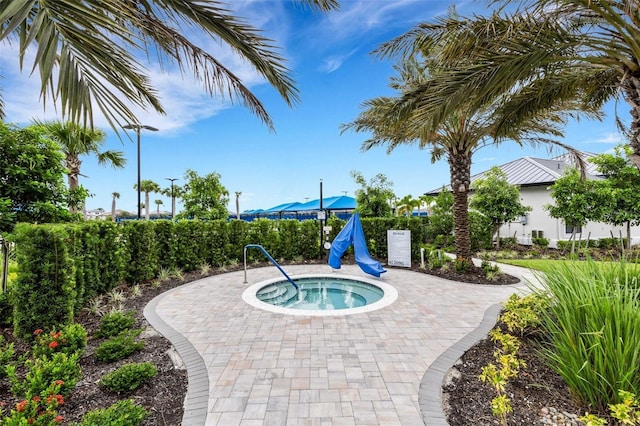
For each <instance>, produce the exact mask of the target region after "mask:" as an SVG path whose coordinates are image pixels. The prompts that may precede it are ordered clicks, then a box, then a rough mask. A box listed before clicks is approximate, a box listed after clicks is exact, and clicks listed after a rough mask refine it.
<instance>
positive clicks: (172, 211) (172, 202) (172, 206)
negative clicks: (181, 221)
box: [165, 178, 178, 220]
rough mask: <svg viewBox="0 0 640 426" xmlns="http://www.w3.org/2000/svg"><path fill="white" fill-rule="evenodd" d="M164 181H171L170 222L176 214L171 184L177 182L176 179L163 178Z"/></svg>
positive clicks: (174, 197)
mask: <svg viewBox="0 0 640 426" xmlns="http://www.w3.org/2000/svg"><path fill="white" fill-rule="evenodd" d="M165 179H166V180H170V181H171V220H173V216H175V214H176V196H175V194H174V192H173V182H174V181H176V180H178V178H165Z"/></svg>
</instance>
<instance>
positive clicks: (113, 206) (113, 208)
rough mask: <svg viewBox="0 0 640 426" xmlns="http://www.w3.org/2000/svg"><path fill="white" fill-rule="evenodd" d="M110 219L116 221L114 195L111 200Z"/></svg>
mask: <svg viewBox="0 0 640 426" xmlns="http://www.w3.org/2000/svg"><path fill="white" fill-rule="evenodd" d="M111 220H112V221H114V222H115V221H116V197H113V199H112V200H111Z"/></svg>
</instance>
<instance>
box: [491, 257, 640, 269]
mask: <svg viewBox="0 0 640 426" xmlns="http://www.w3.org/2000/svg"><path fill="white" fill-rule="evenodd" d="M498 262H500V263H506V264H508V265H514V266H521V267H523V268H529V269H533V270H536V271H540V272H551V271H554V270H558V269H561V268H562V269H563V268H566V267H571V266H574V265H579V264H580V263H584V262H586V261H585V260H558V259H500V260H498ZM593 262H594V263H595V264H597V265H601V266H602V267H607V266H609V267H611V266H616V265H620V262H613V261H593ZM636 265H637V264H636Z"/></svg>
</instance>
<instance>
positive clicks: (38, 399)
mask: <svg viewBox="0 0 640 426" xmlns="http://www.w3.org/2000/svg"><path fill="white" fill-rule="evenodd" d="M31 399H32V400H34V401H36V402H38V401H40V397H39V396H38V395H36V396H34V397H33V398H31Z"/></svg>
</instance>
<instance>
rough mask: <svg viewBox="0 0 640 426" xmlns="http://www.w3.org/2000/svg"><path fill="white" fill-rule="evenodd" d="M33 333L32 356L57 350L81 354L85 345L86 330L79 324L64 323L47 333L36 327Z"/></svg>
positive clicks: (51, 353)
mask: <svg viewBox="0 0 640 426" xmlns="http://www.w3.org/2000/svg"><path fill="white" fill-rule="evenodd" d="M33 334H34V336H35V339H36V340H35V344H34V345H33V348H32V352H33V356H34V357H42V356H51V355H53V354H54V353H58V352H63V353H66V354H67V355H73V354H76V353H77V354H78V355H79V356H82V354H83V352H84V348H85V347H86V346H87V330H85V329H84V327H83V326H82V325H81V324H75V323H74V324H69V325H65V326H64V327H62V328H61V329H60V330H59V331H57V330H52V331H50V332H49V333H45V332H44V331H43V330H42V329H38V330H36V331H34V332H33Z"/></svg>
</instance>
